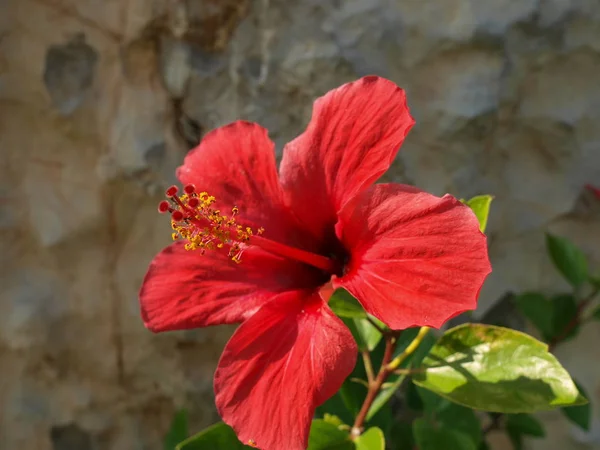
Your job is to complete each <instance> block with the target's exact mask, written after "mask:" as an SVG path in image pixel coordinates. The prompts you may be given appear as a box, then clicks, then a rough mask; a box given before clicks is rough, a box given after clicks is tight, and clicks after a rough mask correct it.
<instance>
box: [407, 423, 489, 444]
mask: <svg viewBox="0 0 600 450" xmlns="http://www.w3.org/2000/svg"><path fill="white" fill-rule="evenodd" d="M413 433H414V436H415V441H416V442H417V447H419V450H440V449H444V450H477V445H476V444H475V443H474V442H473V440H472V439H471V438H470V437H469V436H467V435H466V434H464V433H461V432H460V431H456V430H454V429H452V428H451V427H446V426H439V425H436V424H433V423H431V422H430V421H429V420H427V419H417V420H415V421H414V422H413Z"/></svg>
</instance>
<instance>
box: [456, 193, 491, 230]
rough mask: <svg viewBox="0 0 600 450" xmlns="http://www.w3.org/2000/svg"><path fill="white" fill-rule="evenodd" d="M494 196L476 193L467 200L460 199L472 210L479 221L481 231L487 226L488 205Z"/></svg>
mask: <svg viewBox="0 0 600 450" xmlns="http://www.w3.org/2000/svg"><path fill="white" fill-rule="evenodd" d="M493 199H494V197H492V196H491V195H478V196H476V197H473V198H471V199H469V200H461V202H463V203H464V204H465V205H467V206H468V207H469V208H471V209H472V210H473V212H474V213H475V216H476V217H477V220H478V221H479V229H480V230H481V232H482V233H484V232H485V229H486V227H487V221H488V216H489V214H490V205H491V204H492V200H493Z"/></svg>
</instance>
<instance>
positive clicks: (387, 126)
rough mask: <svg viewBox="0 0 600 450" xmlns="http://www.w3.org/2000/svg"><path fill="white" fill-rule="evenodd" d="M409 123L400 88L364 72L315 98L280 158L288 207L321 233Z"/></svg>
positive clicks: (387, 160) (379, 170) (384, 162)
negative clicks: (300, 128) (305, 123)
mask: <svg viewBox="0 0 600 450" xmlns="http://www.w3.org/2000/svg"><path fill="white" fill-rule="evenodd" d="M413 125H414V120H413V118H412V117H411V115H410V113H409V111H408V107H407V106H406V96H405V93H404V91H403V90H402V89H400V88H399V87H398V86H396V85H395V84H394V83H392V82H391V81H388V80H386V79H384V78H379V77H374V76H370V77H365V78H362V79H360V80H358V81H355V82H353V83H348V84H345V85H343V86H341V87H339V88H338V89H335V90H333V91H330V92H329V93H327V94H326V95H325V96H324V97H321V98H319V99H318V100H317V101H316V102H315V104H314V109H313V115H312V119H311V121H310V123H309V125H308V128H307V129H306V131H305V132H304V133H303V134H302V135H300V136H299V137H297V138H296V139H294V140H293V141H292V142H290V143H289V144H288V145H287V146H286V147H285V149H284V153H283V159H282V161H281V167H280V174H281V182H282V184H283V185H284V189H285V190H286V195H287V198H288V202H289V204H290V205H291V207H292V210H293V211H294V212H295V213H296V215H297V216H298V217H299V218H300V219H301V220H303V221H305V222H306V224H307V226H308V227H309V228H310V229H311V230H313V233H314V234H315V235H318V236H321V235H323V232H324V230H325V229H326V228H327V227H333V225H334V224H335V222H336V213H337V212H338V211H339V210H340V209H341V207H342V206H343V205H344V204H345V203H346V202H347V201H348V200H349V199H351V198H352V197H354V196H355V195H357V194H359V193H360V192H361V191H363V190H365V189H366V188H368V187H369V186H370V185H371V184H372V183H373V182H375V180H377V179H378V178H379V177H380V176H381V175H382V174H383V173H384V172H385V171H386V170H387V169H388V168H389V166H390V164H391V163H392V160H393V159H394V157H395V156H396V153H397V152H398V150H399V148H400V145H401V144H402V142H403V141H404V138H405V136H406V135H407V133H408V131H409V130H410V128H411V127H412V126H413Z"/></svg>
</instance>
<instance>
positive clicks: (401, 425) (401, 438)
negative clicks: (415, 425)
mask: <svg viewBox="0 0 600 450" xmlns="http://www.w3.org/2000/svg"><path fill="white" fill-rule="evenodd" d="M390 434H391V446H390V447H391V448H394V449H408V450H410V449H412V448H414V446H415V437H414V436H413V431H412V424H410V423H408V422H403V421H402V422H396V423H395V424H394V427H393V428H392V430H391V433H390Z"/></svg>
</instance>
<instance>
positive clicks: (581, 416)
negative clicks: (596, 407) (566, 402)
mask: <svg viewBox="0 0 600 450" xmlns="http://www.w3.org/2000/svg"><path fill="white" fill-rule="evenodd" d="M575 385H576V386H577V389H579V395H580V396H581V397H582V398H589V397H588V395H587V393H586V392H585V390H584V389H583V386H581V385H580V384H579V383H578V382H577V381H575ZM561 411H562V413H563V414H564V415H565V416H566V417H567V419H569V420H570V421H571V422H573V423H574V424H575V425H577V426H578V427H580V428H581V429H583V430H585V431H590V425H591V421H592V405H591V403H586V404H585V405H579V406H569V407H566V408H562V409H561Z"/></svg>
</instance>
